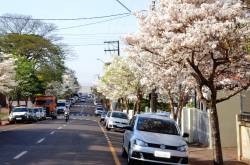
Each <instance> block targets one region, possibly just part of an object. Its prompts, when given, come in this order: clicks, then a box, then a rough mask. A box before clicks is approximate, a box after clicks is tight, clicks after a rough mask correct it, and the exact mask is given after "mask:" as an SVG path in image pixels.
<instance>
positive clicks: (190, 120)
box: [181, 108, 211, 146]
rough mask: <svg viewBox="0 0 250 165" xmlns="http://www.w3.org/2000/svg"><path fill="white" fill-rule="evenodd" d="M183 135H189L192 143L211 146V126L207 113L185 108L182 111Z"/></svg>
mask: <svg viewBox="0 0 250 165" xmlns="http://www.w3.org/2000/svg"><path fill="white" fill-rule="evenodd" d="M181 126H182V127H181V130H182V133H183V132H186V133H189V139H188V141H189V142H190V143H201V144H204V145H207V146H208V145H209V144H210V131H211V130H210V124H209V116H208V113H207V112H206V111H201V110H200V109H195V108H184V109H183V111H182V124H181Z"/></svg>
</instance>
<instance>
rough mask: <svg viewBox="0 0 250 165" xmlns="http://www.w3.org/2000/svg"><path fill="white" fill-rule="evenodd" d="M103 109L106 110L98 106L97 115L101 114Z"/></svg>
mask: <svg viewBox="0 0 250 165" xmlns="http://www.w3.org/2000/svg"><path fill="white" fill-rule="evenodd" d="M103 111H104V109H103V108H102V107H96V110H95V115H96V116H101V115H102V113H103Z"/></svg>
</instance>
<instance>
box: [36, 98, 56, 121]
mask: <svg viewBox="0 0 250 165" xmlns="http://www.w3.org/2000/svg"><path fill="white" fill-rule="evenodd" d="M56 101H57V100H56V97H55V96H36V97H35V107H43V108H45V109H46V116H47V117H51V118H52V119H56V118H57V113H56Z"/></svg>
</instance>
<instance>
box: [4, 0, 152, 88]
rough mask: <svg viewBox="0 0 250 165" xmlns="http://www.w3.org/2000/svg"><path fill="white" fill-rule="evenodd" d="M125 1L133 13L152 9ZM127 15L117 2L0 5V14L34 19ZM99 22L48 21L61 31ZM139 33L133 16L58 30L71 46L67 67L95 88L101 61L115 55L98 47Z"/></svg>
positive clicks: (14, 1)
mask: <svg viewBox="0 0 250 165" xmlns="http://www.w3.org/2000/svg"><path fill="white" fill-rule="evenodd" d="M121 2H123V3H124V4H125V5H126V6H127V7H128V8H129V9H130V10H132V11H140V10H145V9H148V5H149V3H150V2H151V1H150V0H121ZM125 12H127V11H126V9H124V8H123V7H122V6H121V5H120V4H119V3H117V2H116V0H40V1H37V0H36V1H35V0H21V1H19V0H2V1H1V5H0V15H2V14H5V13H11V14H23V15H31V16H32V17H33V18H77V17H92V16H103V15H110V14H117V13H125ZM102 20H104V19H102ZM96 21H101V20H91V21H86V20H82V21H53V22H52V21H47V22H51V23H55V24H56V25H57V26H58V28H64V27H70V26H75V25H82V24H86V23H92V22H96ZM136 30H137V20H136V18H135V17H134V16H129V17H125V18H122V19H119V20H114V21H110V22H106V23H101V24H96V25H91V26H85V27H81V28H72V29H64V30H58V31H57V34H58V35H59V36H61V37H63V38H64V39H63V40H62V42H63V43H66V44H68V45H71V46H70V49H71V50H72V55H73V58H70V59H68V60H67V61H66V64H67V66H68V67H69V68H71V69H73V70H75V72H76V75H77V77H78V80H79V82H80V83H81V84H82V85H91V84H92V83H93V81H94V80H95V79H96V78H97V74H99V73H101V71H102V66H103V63H102V62H101V61H100V60H97V59H98V58H99V59H101V60H103V61H107V60H108V59H109V58H110V56H111V55H110V54H108V53H107V54H105V53H104V49H105V48H107V46H105V45H95V44H103V42H104V41H107V40H120V39H121V37H122V36H124V35H125V34H127V33H132V32H135V31H136ZM88 44H94V46H93V45H91V46H86V45H88ZM74 45H81V46H74ZM121 47H123V45H121ZM121 54H122V53H121Z"/></svg>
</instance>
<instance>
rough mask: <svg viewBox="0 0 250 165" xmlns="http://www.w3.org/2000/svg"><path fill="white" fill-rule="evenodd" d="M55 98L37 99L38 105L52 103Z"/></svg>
mask: <svg viewBox="0 0 250 165" xmlns="http://www.w3.org/2000/svg"><path fill="white" fill-rule="evenodd" d="M52 103H53V100H36V104H37V105H44V104H52Z"/></svg>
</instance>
